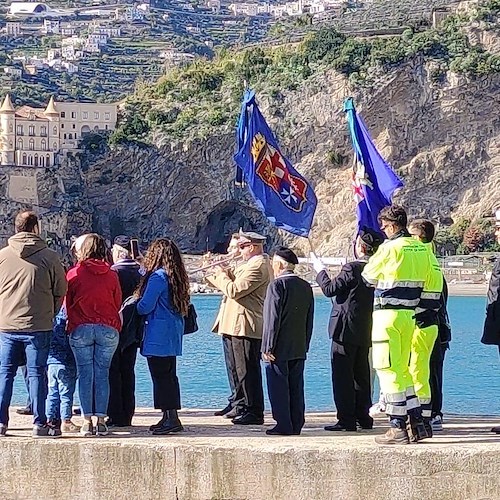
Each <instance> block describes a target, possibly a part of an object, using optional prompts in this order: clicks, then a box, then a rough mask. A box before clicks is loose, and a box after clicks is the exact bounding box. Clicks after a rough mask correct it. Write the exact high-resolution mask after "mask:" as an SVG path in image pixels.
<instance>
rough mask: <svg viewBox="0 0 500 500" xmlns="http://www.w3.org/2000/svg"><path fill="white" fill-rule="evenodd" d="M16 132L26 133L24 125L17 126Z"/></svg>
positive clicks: (18, 133)
mask: <svg viewBox="0 0 500 500" xmlns="http://www.w3.org/2000/svg"><path fill="white" fill-rule="evenodd" d="M16 134H17V135H24V131H23V126H22V125H18V126H17V129H16Z"/></svg>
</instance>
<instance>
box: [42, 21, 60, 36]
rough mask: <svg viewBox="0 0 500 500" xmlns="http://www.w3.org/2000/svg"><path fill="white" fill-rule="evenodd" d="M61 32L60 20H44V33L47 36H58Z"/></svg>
mask: <svg viewBox="0 0 500 500" xmlns="http://www.w3.org/2000/svg"><path fill="white" fill-rule="evenodd" d="M60 32H61V22H60V21H59V20H53V19H44V20H43V28H42V33H45V34H47V35H58V34H59V33H60Z"/></svg>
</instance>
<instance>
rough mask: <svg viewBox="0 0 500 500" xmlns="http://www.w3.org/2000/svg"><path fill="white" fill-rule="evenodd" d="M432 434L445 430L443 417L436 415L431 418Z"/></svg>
mask: <svg viewBox="0 0 500 500" xmlns="http://www.w3.org/2000/svg"><path fill="white" fill-rule="evenodd" d="M431 427H432V432H438V431H442V430H443V417H441V415H436V416H435V417H434V418H431Z"/></svg>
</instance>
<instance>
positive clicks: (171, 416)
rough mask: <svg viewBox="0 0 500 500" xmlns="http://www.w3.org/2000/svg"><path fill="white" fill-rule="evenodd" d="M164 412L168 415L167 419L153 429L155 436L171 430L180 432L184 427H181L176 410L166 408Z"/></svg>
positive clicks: (169, 432)
mask: <svg viewBox="0 0 500 500" xmlns="http://www.w3.org/2000/svg"><path fill="white" fill-rule="evenodd" d="M166 414H167V415H168V418H167V420H165V422H163V424H162V425H161V426H160V427H157V428H156V429H155V430H153V434H154V435H155V436H163V435H164V434H171V433H173V432H181V431H183V430H184V427H182V424H181V421H180V420H179V416H178V415H177V410H167V411H166Z"/></svg>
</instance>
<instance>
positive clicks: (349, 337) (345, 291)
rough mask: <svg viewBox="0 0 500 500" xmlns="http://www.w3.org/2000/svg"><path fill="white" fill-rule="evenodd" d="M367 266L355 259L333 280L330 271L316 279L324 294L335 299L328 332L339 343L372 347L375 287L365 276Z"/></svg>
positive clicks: (320, 274) (323, 272) (319, 274)
mask: <svg viewBox="0 0 500 500" xmlns="http://www.w3.org/2000/svg"><path fill="white" fill-rule="evenodd" d="M365 265H366V262H365V261H361V260H355V261H353V262H349V263H348V264H345V265H344V266H343V267H342V269H341V270H340V273H339V274H338V275H337V276H336V277H335V278H333V279H331V278H330V277H329V276H328V273H327V272H326V271H321V272H320V273H318V275H317V276H316V281H317V282H318V285H319V286H320V287H321V290H322V291H323V293H324V294H325V295H326V296H327V297H335V299H334V300H333V308H332V314H331V316H330V323H329V324H328V333H329V334H330V338H331V339H333V340H334V341H335V342H337V343H338V344H353V345H358V346H370V345H371V331H372V313H373V294H374V288H372V287H369V286H367V285H366V284H365V282H364V281H363V279H362V277H361V273H362V272H363V269H364V267H365Z"/></svg>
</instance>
